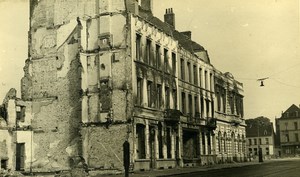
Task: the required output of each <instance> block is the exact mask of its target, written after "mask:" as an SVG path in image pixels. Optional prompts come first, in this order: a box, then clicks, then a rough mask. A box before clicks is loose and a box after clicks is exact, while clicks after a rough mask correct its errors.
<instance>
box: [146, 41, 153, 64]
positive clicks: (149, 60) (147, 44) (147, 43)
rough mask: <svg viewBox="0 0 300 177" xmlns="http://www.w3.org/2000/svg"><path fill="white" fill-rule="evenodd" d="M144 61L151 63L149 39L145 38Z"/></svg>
mask: <svg viewBox="0 0 300 177" xmlns="http://www.w3.org/2000/svg"><path fill="white" fill-rule="evenodd" d="M145 63H147V64H149V65H151V64H152V62H151V40H150V39H147V40H146V57H145Z"/></svg>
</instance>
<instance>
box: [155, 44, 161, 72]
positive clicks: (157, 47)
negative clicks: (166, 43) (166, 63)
mask: <svg viewBox="0 0 300 177" xmlns="http://www.w3.org/2000/svg"><path fill="white" fill-rule="evenodd" d="M155 60H156V66H157V68H158V69H160V67H161V61H160V46H159V45H156V47H155Z"/></svg>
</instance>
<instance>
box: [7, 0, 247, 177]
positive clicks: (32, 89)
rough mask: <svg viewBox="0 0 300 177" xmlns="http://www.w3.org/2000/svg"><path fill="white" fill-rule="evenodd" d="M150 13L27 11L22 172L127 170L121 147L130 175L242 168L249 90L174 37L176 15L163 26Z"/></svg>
mask: <svg viewBox="0 0 300 177" xmlns="http://www.w3.org/2000/svg"><path fill="white" fill-rule="evenodd" d="M152 6H153V5H152V1H151V0H143V1H136V0H104V1H98V0H87V1H79V0H78V1H74V0H72V1H71V0H67V1H51V0H42V1H37V0H32V1H31V2H30V31H29V58H28V59H27V60H26V63H25V67H24V77H23V78H22V80H21V95H22V98H21V99H22V101H23V102H24V103H26V104H27V103H28V105H27V106H25V107H24V108H22V109H24V110H26V112H28V111H29V112H28V113H26V115H27V116H28V119H29V122H28V124H26V125H25V124H24V125H20V127H21V129H22V128H23V127H24V126H25V127H27V128H26V133H22V136H26V138H25V139H26V141H25V140H24V142H22V143H23V148H25V149H30V154H28V153H27V152H29V151H27V150H25V154H26V155H25V156H24V158H23V161H24V163H23V164H24V167H23V168H22V170H24V171H25V172H34V173H64V172H70V171H71V173H77V174H81V173H82V175H84V174H86V173H89V174H90V175H94V174H98V173H114V172H119V171H123V168H124V167H123V160H124V156H123V155H124V153H123V143H124V142H129V144H130V151H129V152H130V153H129V154H128V155H129V157H130V168H131V170H133V171H138V170H149V169H166V168H174V167H184V166H196V165H207V164H214V163H225V162H232V161H244V160H245V142H246V140H245V121H244V119H243V85H242V84H241V83H239V82H238V81H236V80H235V79H234V77H233V76H232V75H231V74H230V73H222V72H220V71H218V70H217V69H216V68H215V67H214V66H213V65H212V64H211V63H210V59H209V56H208V53H207V51H206V50H205V49H204V48H203V47H202V46H201V45H200V44H198V43H196V42H194V41H193V40H192V39H191V37H192V36H191V32H190V31H185V32H179V31H177V30H176V28H175V14H174V12H173V9H167V10H166V14H165V16H164V21H162V20H160V19H158V18H156V17H155V16H153V14H152V8H153V7H152ZM28 127H29V128H28ZM22 130H23V129H22ZM17 141H18V140H17ZM19 156H20V155H18V154H17V156H16V158H19ZM14 158H15V157H8V159H10V160H12V163H11V165H8V166H10V168H12V169H13V170H20V169H19V168H16V166H17V165H19V164H20V163H19V161H15V160H13V159H14ZM23 161H22V162H23Z"/></svg>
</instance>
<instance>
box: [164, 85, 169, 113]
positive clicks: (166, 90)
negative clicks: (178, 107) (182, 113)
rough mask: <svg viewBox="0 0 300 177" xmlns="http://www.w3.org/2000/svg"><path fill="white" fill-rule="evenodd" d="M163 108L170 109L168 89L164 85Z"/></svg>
mask: <svg viewBox="0 0 300 177" xmlns="http://www.w3.org/2000/svg"><path fill="white" fill-rule="evenodd" d="M165 103H166V104H165V108H166V109H170V89H169V87H165Z"/></svg>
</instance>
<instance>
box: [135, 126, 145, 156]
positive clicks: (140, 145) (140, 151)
mask: <svg viewBox="0 0 300 177" xmlns="http://www.w3.org/2000/svg"><path fill="white" fill-rule="evenodd" d="M136 140H137V142H136V144H137V148H136V151H137V156H138V158H139V159H145V158H146V150H145V149H146V148H145V147H146V144H145V125H142V124H137V125H136Z"/></svg>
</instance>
